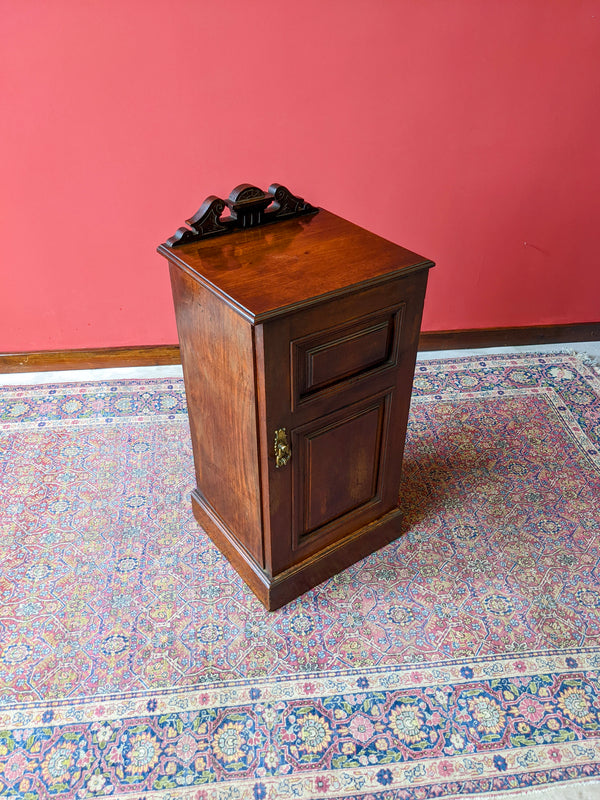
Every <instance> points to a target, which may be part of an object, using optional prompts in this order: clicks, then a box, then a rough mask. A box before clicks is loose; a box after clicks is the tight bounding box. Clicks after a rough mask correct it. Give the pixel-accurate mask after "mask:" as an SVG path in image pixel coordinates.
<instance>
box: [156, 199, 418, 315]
mask: <svg viewBox="0 0 600 800" xmlns="http://www.w3.org/2000/svg"><path fill="white" fill-rule="evenodd" d="M159 252H160V253H161V254H162V255H164V256H166V257H167V258H168V259H169V261H172V262H173V263H175V264H178V265H180V266H182V267H184V269H186V270H187V271H189V272H191V273H192V274H193V275H195V276H197V277H198V279H199V280H200V282H201V283H203V284H204V285H207V286H208V287H209V288H210V289H212V290H213V291H215V292H216V293H217V294H219V295H220V296H222V297H223V298H224V299H225V300H226V301H227V302H230V304H231V305H233V306H234V307H235V308H237V310H238V311H240V312H241V313H242V314H243V315H244V316H246V317H248V318H250V319H252V320H253V321H257V322H258V321H261V320H264V319H268V318H269V317H271V316H277V315H278V314H280V313H283V312H284V311H292V310H294V309H295V308H302V307H304V306H306V305H310V304H312V302H314V301H316V300H318V299H319V298H322V297H327V296H336V295H338V294H343V293H344V292H345V291H347V290H351V288H352V287H354V286H361V285H365V286H368V285H375V284H377V283H383V282H384V281H386V280H389V279H391V278H393V277H395V276H400V275H402V273H405V272H406V273H407V272H412V271H414V270H416V269H424V268H428V267H432V266H433V262H431V261H429V260H428V259H426V258H423V257H422V256H419V255H417V254H416V253H412V252H411V251H410V250H406V249H405V248H403V247H400V246H399V245H396V244H394V243H393V242H390V241H388V240H387V239H383V238H382V237H381V236H377V235H376V234H374V233H370V232H369V231H367V230H365V229H364V228H360V227H359V226H358V225H354V224H353V223H351V222H348V221H347V220H345V219H342V218H341V217H338V216H336V215H335V214H331V213H330V212H328V211H324V210H321V211H319V213H318V214H313V215H309V216H304V217H297V218H295V219H290V220H285V221H279V222H275V223H272V224H270V225H265V226H263V227H258V228H252V229H249V230H240V231H236V232H235V233H230V234H226V235H224V236H217V237H213V238H208V239H204V240H202V241H197V242H191V243H189V244H184V245H181V246H179V247H173V248H170V247H166V246H165V245H161V246H160V247H159Z"/></svg>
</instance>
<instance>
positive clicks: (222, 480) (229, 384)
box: [170, 264, 264, 567]
mask: <svg viewBox="0 0 600 800" xmlns="http://www.w3.org/2000/svg"><path fill="white" fill-rule="evenodd" d="M170 271H171V285H172V288H173V300H174V304H175V314H176V317H177V330H178V333H179V343H180V346H181V360H182V364H183V375H184V380H185V389H186V395H187V400H188V408H189V419H190V429H191V434H192V446H193V451H194V464H195V469H196V480H197V485H198V491H199V492H200V495H201V496H202V498H203V499H204V500H205V501H206V502H207V503H208V504H209V506H211V507H212V508H213V509H214V511H215V512H216V513H217V514H218V516H219V517H220V518H221V519H222V520H223V522H224V523H225V524H226V526H227V527H228V528H229V530H230V532H231V533H232V534H233V535H234V536H235V538H236V539H237V541H238V542H239V543H240V544H241V545H242V546H243V547H244V548H245V549H246V550H247V551H248V553H249V554H250V555H251V556H252V557H253V559H254V560H255V561H256V562H257V563H258V564H259V565H260V566H261V567H263V566H264V556H263V544H262V526H261V500H260V478H259V466H258V442H257V430H256V405H255V404H256V391H255V381H254V351H253V350H254V349H253V343H252V327H251V325H250V323H248V322H247V321H246V320H245V319H243V318H242V317H241V316H240V315H239V314H237V313H236V312H235V311H233V310H232V309H231V308H230V307H229V306H227V305H226V304H225V303H224V302H223V301H222V300H219V298H217V297H216V296H215V295H213V294H212V293H211V292H210V291H209V290H208V289H205V288H204V287H203V286H201V285H200V284H198V283H197V282H196V281H195V280H194V279H193V278H191V277H190V276H189V275H187V274H186V273H185V272H183V271H182V270H180V269H179V268H178V267H176V266H175V265H173V264H171V265H170Z"/></svg>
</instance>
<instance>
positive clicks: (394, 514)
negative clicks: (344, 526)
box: [192, 489, 401, 611]
mask: <svg viewBox="0 0 600 800" xmlns="http://www.w3.org/2000/svg"><path fill="white" fill-rule="evenodd" d="M192 510H193V512H194V516H195V518H196V520H197V522H198V523H199V525H200V526H201V527H202V528H203V529H204V530H205V531H206V533H207V534H208V535H209V536H210V538H211V540H212V541H213V543H214V544H215V545H216V546H217V547H218V548H219V550H220V551H221V553H223V555H224V556H225V558H226V559H227V560H228V561H229V563H230V564H231V565H232V567H233V568H234V569H235V570H236V572H237V573H238V574H239V575H240V576H241V577H242V578H243V580H244V581H245V582H246V584H247V585H248V586H249V587H250V589H251V590H252V591H253V592H254V594H255V595H256V596H257V597H258V599H259V600H260V602H261V603H262V604H263V605H264V606H265V608H266V609H267V610H268V611H275V609H277V608H281V606H283V605H285V604H286V603H289V602H290V601H291V600H294V599H295V598H297V597H299V596H300V595H302V594H304V592H307V591H308V590H309V589H312V588H313V587H315V586H317V585H318V584H319V583H322V582H323V581H325V580H327V578H331V577H332V576H333V575H336V574H337V573H338V572H341V571H342V570H343V569H346V567H349V566H350V565H351V564H354V563H356V562H357V561H359V560H360V559H361V558H364V557H365V556H368V555H369V554H370V553H374V552H375V551H376V550H379V549H380V548H381V547H383V546H384V545H386V544H389V542H392V541H393V540H394V539H397V538H398V536H399V535H400V533H401V528H400V522H401V512H400V509H399V508H394V509H392V510H391V511H389V512H388V513H387V514H384V515H383V516H382V517H379V518H378V519H376V520H373V521H372V522H369V523H368V524H367V525H364V526H363V527H361V528H358V529H357V530H356V531H354V532H353V533H350V534H348V535H347V536H345V537H344V538H343V539H341V540H340V541H338V542H335V543H334V544H332V545H330V546H329V547H326V548H324V549H323V550H321V551H320V552H318V553H314V554H313V555H311V556H310V557H309V558H306V559H305V560H304V561H300V562H299V563H297V564H294V565H293V566H292V567H289V569H286V570H284V571H283V572H280V573H278V574H277V575H274V576H270V575H268V574H267V573H266V572H265V571H264V570H263V569H262V568H261V567H260V566H259V565H258V564H257V563H256V562H255V561H254V559H253V558H252V557H251V556H250V555H249V554H248V553H247V552H246V551H245V550H244V548H243V547H242V546H241V545H240V544H239V543H238V542H237V541H236V538H235V536H234V534H233V533H232V532H231V531H230V530H229V529H228V527H227V526H226V525H225V523H224V522H223V520H222V519H220V517H219V516H218V514H216V513H215V511H214V510H213V509H212V508H211V507H210V506H209V505H208V503H207V502H206V501H205V500H204V498H202V497H201V495H200V494H199V492H198V491H197V490H196V489H194V491H193V492H192Z"/></svg>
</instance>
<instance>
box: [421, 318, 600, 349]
mask: <svg viewBox="0 0 600 800" xmlns="http://www.w3.org/2000/svg"><path fill="white" fill-rule="evenodd" d="M597 341H600V322H578V323H575V324H570V325H527V326H524V327H521V328H469V329H466V330H456V331H422V332H421V336H420V337H419V350H464V349H467V348H469V349H470V348H476V347H518V346H519V345H535V344H558V343H560V342H597Z"/></svg>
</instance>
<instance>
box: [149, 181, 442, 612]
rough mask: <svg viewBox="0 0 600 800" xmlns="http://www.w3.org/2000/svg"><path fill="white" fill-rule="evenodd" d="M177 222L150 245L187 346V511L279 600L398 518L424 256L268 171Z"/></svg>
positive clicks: (272, 603) (377, 541)
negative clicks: (191, 477) (160, 261)
mask: <svg viewBox="0 0 600 800" xmlns="http://www.w3.org/2000/svg"><path fill="white" fill-rule="evenodd" d="M226 209H228V213H227V211H226ZM224 213H225V214H226V216H222V215H223V214H224ZM187 222H188V225H189V226H190V227H189V228H180V229H179V230H178V231H177V233H176V234H175V235H174V236H172V237H171V238H170V239H169V240H167V242H166V243H165V244H162V245H160V247H159V248H158V250H159V252H160V253H161V254H162V255H163V256H165V257H166V258H167V259H168V261H169V268H170V275H171V284H172V289H173V299H174V305H175V313H176V318H177V328H178V333H179V341H180V346H181V358H182V363H183V375H184V382H185V388H186V395H187V399H188V407H189V421H190V429H191V436H192V445H193V452H194V463H195V471H196V489H194V491H193V492H192V506H193V511H194V514H195V516H196V519H197V520H198V522H199V524H200V525H201V526H202V527H203V528H204V530H205V531H206V532H207V534H208V535H209V536H210V537H211V539H212V540H213V542H214V543H215V544H216V545H217V547H218V548H219V549H220V550H221V552H222V553H223V554H224V555H225V556H226V557H227V559H228V560H229V561H230V563H231V564H232V566H233V567H234V568H235V569H236V570H237V571H238V573H239V574H240V575H241V576H242V578H243V579H244V580H245V581H246V583H247V584H248V586H249V587H250V588H251V589H252V591H253V592H254V593H255V594H256V596H257V597H258V598H259V599H260V600H261V602H262V603H263V604H264V605H265V606H266V608H268V609H270V610H272V609H275V608H278V607H279V606H281V605H283V604H284V603H287V602H289V601H290V600H292V599H294V598H296V597H298V596H299V595H300V594H302V593H303V592H306V591H307V590H308V589H310V588H312V587H313V586H315V585H317V584H318V583H320V582H321V581H323V580H325V579H326V578H329V577H331V576H332V575H334V574H335V573H337V572H339V571H341V570H342V569H344V568H345V567H347V566H349V565H350V564H352V563H354V562H355V561H357V560H358V559H360V558H362V557H364V556H366V555H367V554H369V553H371V552H373V551H374V550H376V549H378V548H380V547H382V546H383V545H384V544H386V543H388V542H390V541H391V540H392V539H394V538H396V537H397V536H398V535H399V533H400V525H399V523H400V511H399V509H398V492H399V485H400V474H401V469H402V455H403V449H404V439H405V434H406V424H407V418H408V410H409V403H410V396H411V389H412V380H413V373H414V366H415V359H416V352H417V343H418V337H419V327H420V322H421V313H422V309H423V300H424V296H425V287H426V284H427V276H428V272H429V268H430V267H432V266H433V262H431V261H429V260H427V259H425V258H423V257H421V256H419V255H416V254H415V253H411V252H410V251H408V250H405V249H404V248H402V247H399V246H398V245H395V244H393V243H392V242H389V241H387V240H386V239H382V238H381V237H379V236H376V235H375V234H373V233H369V232H368V231H366V230H364V229H363V228H360V227H358V226H357V225H354V224H353V223H351V222H348V221H347V220H344V219H342V218H341V217H338V216H336V215H335V214H331V213H329V212H328V211H325V210H323V209H316V208H313V207H312V206H311V205H310V204H308V203H306V202H305V201H304V200H302V199H301V198H298V197H295V196H294V195H292V194H291V193H290V192H289V191H288V190H287V189H285V187H283V186H279V185H278V184H273V185H272V186H271V187H270V188H269V190H268V191H267V192H263V191H262V190H260V189H258V188H257V187H255V186H250V185H248V184H242V185H241V186H238V187H236V189H234V190H233V192H232V193H231V195H230V197H229V198H228V200H226V201H224V200H221V199H220V198H218V197H214V196H211V197H209V198H207V200H206V201H205V202H204V204H203V205H202V206H201V208H200V210H199V211H198V212H197V213H196V214H195V215H194V217H192V218H191V219H190V220H188V221H187Z"/></svg>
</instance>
